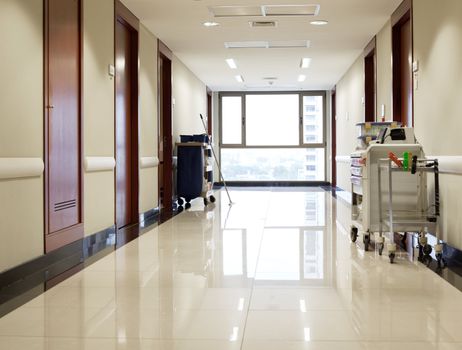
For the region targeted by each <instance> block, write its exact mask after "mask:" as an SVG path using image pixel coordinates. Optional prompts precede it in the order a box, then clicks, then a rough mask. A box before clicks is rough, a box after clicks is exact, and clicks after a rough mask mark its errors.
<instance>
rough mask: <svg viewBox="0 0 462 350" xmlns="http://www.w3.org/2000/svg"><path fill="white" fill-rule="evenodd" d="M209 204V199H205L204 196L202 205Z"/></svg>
mask: <svg viewBox="0 0 462 350" xmlns="http://www.w3.org/2000/svg"><path fill="white" fill-rule="evenodd" d="M208 204H209V201H208V200H207V198H204V206H207V205H208Z"/></svg>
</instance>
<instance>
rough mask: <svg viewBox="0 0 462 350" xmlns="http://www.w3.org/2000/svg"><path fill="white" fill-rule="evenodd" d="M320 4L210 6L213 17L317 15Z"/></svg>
mask: <svg viewBox="0 0 462 350" xmlns="http://www.w3.org/2000/svg"><path fill="white" fill-rule="evenodd" d="M319 9H320V5H262V6H252V5H251V6H245V5H244V6H210V7H209V11H210V13H211V14H212V16H214V17H216V18H217V17H218V18H219V17H286V16H317V15H318V14H319Z"/></svg>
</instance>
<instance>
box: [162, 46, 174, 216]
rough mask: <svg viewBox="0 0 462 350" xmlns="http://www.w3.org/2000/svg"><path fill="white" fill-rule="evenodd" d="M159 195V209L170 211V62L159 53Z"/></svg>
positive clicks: (171, 190)
mask: <svg viewBox="0 0 462 350" xmlns="http://www.w3.org/2000/svg"><path fill="white" fill-rule="evenodd" d="M159 77H160V81H159V100H160V128H159V131H160V135H159V160H160V167H159V194H160V207H161V209H163V210H164V211H167V212H168V211H171V210H172V205H173V201H172V196H173V158H172V157H173V137H172V61H171V60H170V58H168V57H167V56H166V55H164V54H162V53H159Z"/></svg>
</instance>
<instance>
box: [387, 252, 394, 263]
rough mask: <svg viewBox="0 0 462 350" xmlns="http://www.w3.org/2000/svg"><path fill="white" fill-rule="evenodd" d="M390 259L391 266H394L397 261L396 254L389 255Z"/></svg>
mask: <svg viewBox="0 0 462 350" xmlns="http://www.w3.org/2000/svg"><path fill="white" fill-rule="evenodd" d="M388 257H389V258H390V264H393V263H394V261H395V253H390V254H388Z"/></svg>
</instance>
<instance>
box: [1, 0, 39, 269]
mask: <svg viewBox="0 0 462 350" xmlns="http://www.w3.org/2000/svg"><path fill="white" fill-rule="evenodd" d="M42 8H43V3H42V0H2V1H1V2H0V33H2V34H1V40H0V62H1V64H0V77H2V84H1V85H0V158H29V157H30V158H37V159H39V160H42V159H43V87H42V86H43V22H42V11H43V10H42ZM0 223H1V225H0V241H1V244H0V272H1V271H3V270H6V269H8V268H11V267H13V266H15V265H18V264H20V263H22V262H25V261H27V260H30V259H32V258H34V257H36V256H39V255H41V254H42V252H43V243H44V232H43V177H42V176H38V177H32V178H24V179H4V180H0Z"/></svg>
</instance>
